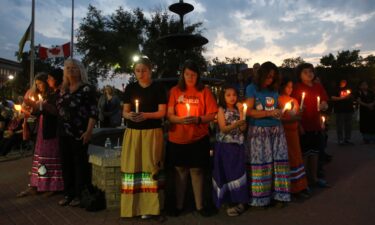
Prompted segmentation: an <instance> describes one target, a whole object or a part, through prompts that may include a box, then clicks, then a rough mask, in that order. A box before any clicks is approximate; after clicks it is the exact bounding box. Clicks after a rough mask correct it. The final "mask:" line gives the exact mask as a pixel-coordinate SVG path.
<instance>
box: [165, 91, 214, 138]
mask: <svg viewBox="0 0 375 225" xmlns="http://www.w3.org/2000/svg"><path fill="white" fill-rule="evenodd" d="M186 103H189V105H190V116H203V115H207V114H211V113H216V112H217V104H216V100H215V98H214V96H213V95H212V93H211V91H210V90H209V89H208V88H207V87H205V88H204V89H203V90H202V91H198V90H197V89H195V88H193V89H191V90H186V91H181V90H180V89H179V88H178V87H177V86H175V87H173V88H172V89H171V91H170V96H169V101H168V108H169V107H173V108H174V112H175V115H176V116H179V117H185V116H187V107H186ZM206 135H208V124H207V123H201V124H171V126H170V129H169V141H170V142H173V143H176V144H189V143H193V142H195V141H198V140H199V139H201V138H203V137H204V136H206Z"/></svg>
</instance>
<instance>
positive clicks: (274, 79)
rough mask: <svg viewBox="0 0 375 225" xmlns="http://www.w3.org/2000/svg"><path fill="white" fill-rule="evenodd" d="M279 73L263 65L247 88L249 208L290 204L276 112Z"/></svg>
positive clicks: (278, 112)
mask: <svg viewBox="0 0 375 225" xmlns="http://www.w3.org/2000/svg"><path fill="white" fill-rule="evenodd" d="M279 80H280V78H279V71H278V69H277V66H276V65H275V64H273V63H272V62H265V63H263V64H262V65H261V66H260V68H259V69H258V71H257V76H256V78H255V79H254V83H253V84H251V85H249V86H248V87H247V88H246V98H247V100H246V102H247V105H248V107H249V110H248V112H247V114H248V115H249V116H250V117H251V119H250V126H249V127H250V128H249V130H248V136H247V141H248V148H247V156H248V158H247V162H248V164H249V166H248V168H249V171H248V175H249V181H250V183H251V184H250V205H251V206H253V207H264V206H268V205H270V204H271V203H275V204H276V206H279V207H282V206H284V205H285V203H286V202H289V201H290V182H289V163H288V149H287V143H286V140H285V134H284V129H283V127H282V125H281V122H280V116H281V110H279V109H278V107H279V104H278V97H279V95H278V89H279V84H280V82H279Z"/></svg>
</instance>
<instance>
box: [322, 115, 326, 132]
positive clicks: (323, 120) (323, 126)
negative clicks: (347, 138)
mask: <svg viewBox="0 0 375 225" xmlns="http://www.w3.org/2000/svg"><path fill="white" fill-rule="evenodd" d="M325 122H326V118H325V117H324V116H322V128H323V129H324V128H325Z"/></svg>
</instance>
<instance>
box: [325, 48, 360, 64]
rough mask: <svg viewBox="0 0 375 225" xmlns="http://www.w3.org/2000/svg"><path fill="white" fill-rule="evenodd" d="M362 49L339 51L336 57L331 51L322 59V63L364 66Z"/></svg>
mask: <svg viewBox="0 0 375 225" xmlns="http://www.w3.org/2000/svg"><path fill="white" fill-rule="evenodd" d="M359 53H360V50H358V49H357V50H353V51H350V50H345V51H340V52H338V53H337V55H336V57H335V56H334V55H332V53H329V54H328V55H325V56H323V57H322V58H321V59H320V63H321V64H322V65H323V66H326V67H358V66H362V60H363V59H362V57H361V56H360V55H359Z"/></svg>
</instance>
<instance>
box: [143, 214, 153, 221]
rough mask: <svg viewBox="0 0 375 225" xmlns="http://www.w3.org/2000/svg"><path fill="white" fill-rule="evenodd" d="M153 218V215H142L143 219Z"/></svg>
mask: <svg viewBox="0 0 375 225" xmlns="http://www.w3.org/2000/svg"><path fill="white" fill-rule="evenodd" d="M151 218H152V215H142V216H141V219H142V220H148V219H151Z"/></svg>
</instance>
